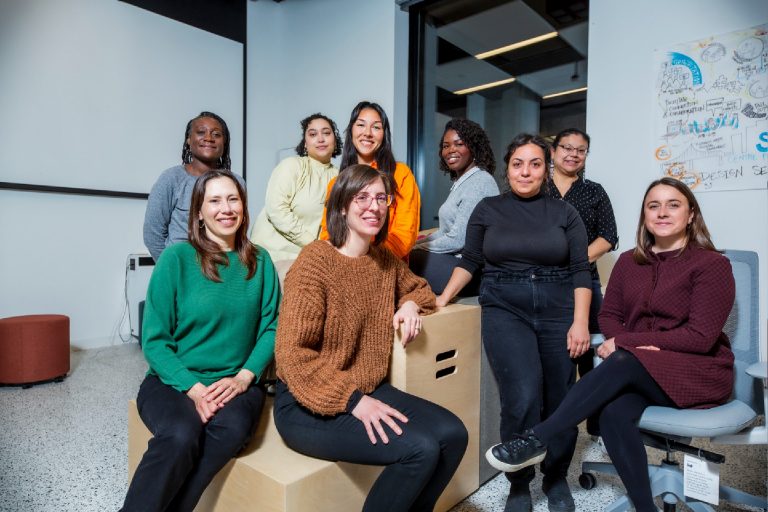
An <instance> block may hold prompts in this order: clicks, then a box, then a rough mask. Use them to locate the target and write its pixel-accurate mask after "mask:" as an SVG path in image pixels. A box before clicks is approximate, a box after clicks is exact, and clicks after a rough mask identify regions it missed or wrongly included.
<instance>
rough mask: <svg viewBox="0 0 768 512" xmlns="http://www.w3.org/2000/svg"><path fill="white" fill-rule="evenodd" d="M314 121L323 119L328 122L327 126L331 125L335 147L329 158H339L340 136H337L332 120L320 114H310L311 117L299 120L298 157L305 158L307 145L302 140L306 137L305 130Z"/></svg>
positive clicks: (337, 130) (337, 132)
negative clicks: (299, 140)
mask: <svg viewBox="0 0 768 512" xmlns="http://www.w3.org/2000/svg"><path fill="white" fill-rule="evenodd" d="M315 119H325V120H326V121H328V124H329V125H331V130H333V137H334V139H335V140H336V145H335V146H334V148H333V153H332V154H331V156H332V157H334V156H339V155H340V154H341V136H340V135H339V129H338V128H337V127H336V123H334V122H333V119H331V118H330V117H328V116H324V115H323V114H321V113H320V112H318V113H316V114H312V115H311V116H307V117H305V118H304V119H302V120H301V142H299V143H298V145H297V146H296V154H297V155H299V156H307V145H306V143H305V142H304V138H305V137H306V135H307V128H309V123H311V122H312V121H314V120H315Z"/></svg>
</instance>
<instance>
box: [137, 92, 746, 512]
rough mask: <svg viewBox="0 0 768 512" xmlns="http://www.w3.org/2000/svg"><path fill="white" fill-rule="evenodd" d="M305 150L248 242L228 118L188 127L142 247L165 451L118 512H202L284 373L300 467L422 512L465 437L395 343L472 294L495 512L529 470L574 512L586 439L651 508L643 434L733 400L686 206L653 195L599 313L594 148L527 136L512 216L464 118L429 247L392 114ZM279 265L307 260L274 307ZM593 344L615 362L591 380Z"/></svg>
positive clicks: (142, 396)
mask: <svg viewBox="0 0 768 512" xmlns="http://www.w3.org/2000/svg"><path fill="white" fill-rule="evenodd" d="M301 129H302V139H301V141H300V143H299V144H298V146H297V147H296V152H297V154H298V156H296V157H290V158H288V159H286V160H284V161H282V162H281V163H280V164H279V165H278V167H277V168H276V169H275V171H274V172H273V174H272V177H271V178H270V181H269V185H268V187H267V197H266V202H265V207H264V210H263V211H262V212H261V213H260V214H259V216H258V218H257V220H256V222H255V224H254V227H253V230H252V231H251V233H250V240H249V239H248V236H247V233H248V211H247V203H246V196H245V190H244V187H243V186H242V184H241V180H240V179H239V177H237V176H236V175H234V174H233V173H231V171H229V170H228V160H229V157H228V147H229V134H228V132H227V129H226V124H225V123H224V121H223V120H222V119H221V118H219V117H218V116H215V115H214V114H211V113H208V112H203V113H201V115H200V116H198V117H197V118H195V119H193V120H192V121H190V123H189V124H188V126H187V130H186V133H185V138H184V149H183V153H182V160H183V164H184V165H182V166H178V167H175V168H172V169H169V170H168V171H166V172H165V173H164V174H163V176H161V178H160V180H158V184H156V185H155V187H154V188H153V190H152V194H151V196H150V201H149V203H148V207H147V218H146V220H145V239H146V240H147V246H148V247H149V248H150V249H151V251H152V255H153V256H154V257H155V258H156V259H157V266H156V269H155V271H154V273H153V276H152V279H151V282H150V286H149V291H148V295H147V304H146V306H145V318H144V333H145V334H144V338H143V345H144V352H145V355H146V358H147V360H148V362H149V372H148V374H147V377H146V378H145V380H144V382H143V383H142V385H141V388H140V390H139V395H138V398H137V405H138V409H139V414H140V415H141V417H142V419H143V420H144V422H145V424H146V425H147V427H148V428H149V429H150V431H151V432H152V433H153V436H154V437H153V439H152V440H151V441H150V444H149V447H148V450H147V452H146V453H145V455H144V457H143V458H142V460H141V462H140V464H139V466H138V468H137V470H136V474H135V476H134V478H133V481H132V482H131V485H130V488H129V491H128V494H127V496H126V500H125V504H124V510H192V508H194V505H195V504H196V503H197V500H198V499H199V498H200V496H201V494H202V492H203V491H204V489H205V487H206V486H207V485H208V483H209V482H210V480H211V479H212V478H213V476H214V475H215V474H216V473H217V472H218V471H219V469H221V467H223V466H224V464H226V462H227V461H228V460H229V459H230V458H231V457H233V456H234V455H236V454H237V452H238V451H239V450H240V449H241V448H242V447H243V446H244V445H245V444H246V443H247V441H248V439H249V438H250V436H251V435H252V433H253V432H254V430H255V428H256V424H257V422H258V418H259V416H260V412H261V408H262V406H263V403H264V392H263V390H262V387H261V386H260V385H259V380H260V378H261V376H262V374H263V371H264V368H265V367H266V365H267V364H268V363H269V361H270V359H271V358H272V355H273V352H274V356H275V359H276V363H277V377H278V381H277V385H276V396H275V404H274V419H275V425H276V427H277V429H278V431H279V432H280V434H281V436H282V437H283V439H284V440H285V442H286V444H287V445H288V446H289V447H291V448H292V449H294V450H296V451H298V452H301V453H304V454H306V455H309V456H312V457H317V458H323V459H327V460H334V461H348V462H354V463H360V464H375V465H383V466H385V469H384V471H383V472H382V473H381V475H380V476H379V478H378V479H377V480H376V482H375V483H374V485H373V487H372V488H371V490H370V492H369V494H368V497H367V499H366V501H365V505H364V510H366V511H372V510H388V511H393V510H404V511H405V510H432V509H433V508H434V505H435V503H436V501H437V499H438V497H439V496H440V494H441V493H442V491H443V489H444V488H445V487H446V485H447V484H448V482H449V481H450V479H451V477H452V475H453V474H454V472H455V470H456V468H457V467H458V465H459V463H460V461H461V459H462V457H463V455H464V451H465V449H466V446H467V442H468V439H467V431H466V429H465V427H464V425H463V424H462V423H461V421H460V420H459V419H458V418H457V417H456V416H455V415H454V414H452V413H451V412H450V411H447V410H446V409H444V408H442V407H440V406H438V405H436V404H434V403H431V402H428V401H426V400H423V399H420V398H418V397H415V396H413V395H409V394H407V393H404V392H402V391H400V390H397V389H396V388H394V387H392V386H391V385H389V384H388V383H386V382H385V379H386V375H387V366H388V362H389V356H390V352H391V344H392V339H393V331H394V330H396V329H399V330H400V331H401V339H402V342H403V343H404V344H408V343H409V342H410V341H411V340H413V339H414V338H415V337H416V336H417V335H418V334H419V332H420V331H421V326H422V320H421V316H422V315H425V314H429V313H431V312H432V311H433V310H434V309H435V307H440V306H445V305H446V304H448V302H449V301H451V300H452V299H453V297H454V296H456V295H458V294H461V293H464V294H471V295H478V294H479V301H480V305H481V307H482V324H481V325H482V327H481V328H482V339H483V344H484V347H485V349H486V353H487V355H488V359H489V362H490V364H491V368H492V371H493V373H494V376H495V377H496V380H497V383H498V386H499V393H500V398H501V438H502V441H503V442H502V443H500V444H499V445H496V446H494V447H491V448H490V449H489V450H488V452H487V454H486V457H487V459H488V461H489V463H490V464H491V465H493V466H494V467H496V468H498V469H499V470H501V471H505V472H506V474H507V478H508V479H509V481H510V491H509V495H508V497H507V501H506V506H505V510H506V511H517V510H520V511H529V510H532V500H531V492H530V482H531V481H532V480H533V477H534V470H533V465H534V464H536V463H539V462H540V463H541V470H542V473H543V474H544V479H543V484H542V485H543V490H544V493H545V494H546V495H547V498H548V506H549V510H551V511H572V510H575V504H574V501H573V498H572V496H571V492H570V489H569V487H568V483H567V481H566V473H567V470H568V467H569V465H570V462H571V458H572V456H573V453H574V449H575V442H576V436H577V429H576V426H577V425H578V424H579V423H580V422H581V421H582V420H584V419H587V418H591V419H592V423H593V425H592V428H593V429H594V430H597V429H598V428H599V432H600V434H601V435H602V436H603V438H604V441H605V445H606V448H607V450H608V453H609V455H610V456H611V458H612V459H613V460H614V462H615V463H616V466H617V469H618V472H619V476H620V477H621V478H622V481H623V482H624V484H625V486H626V487H627V490H628V493H629V495H630V498H631V499H632V502H633V504H634V506H635V508H636V510H638V511H645V510H655V505H654V504H653V500H652V496H651V491H650V484H649V482H648V475H647V472H646V471H645V470H644V469H642V468H643V463H644V461H645V451H644V448H643V445H642V441H641V439H640V434H639V431H638V429H637V422H638V419H639V417H640V415H641V414H642V411H643V409H644V408H645V407H646V406H648V405H653V404H660V405H667V406H673V407H708V406H712V405H715V404H718V403H722V402H723V401H724V400H726V399H727V398H728V396H729V394H730V390H731V384H732V366H733V356H732V354H731V352H730V346H729V343H728V340H727V337H725V335H724V334H723V333H722V328H723V325H724V323H725V319H726V317H727V315H728V312H729V311H730V308H731V305H732V303H733V279H732V276H731V273H730V266H729V263H728V260H727V259H726V258H725V257H723V256H722V255H720V254H719V253H718V252H717V251H716V250H715V248H714V246H713V244H712V242H711V240H710V237H709V233H708V232H707V229H706V226H705V224H704V220H703V217H702V214H701V212H700V210H699V207H698V204H697V202H696V198H695V197H694V196H693V194H692V193H691V192H690V190H689V189H688V188H687V187H686V186H685V185H683V184H681V183H679V182H678V181H675V180H672V179H668V178H664V179H662V180H658V181H655V182H654V183H652V184H651V186H650V187H649V188H648V190H647V191H646V194H645V196H644V198H643V203H642V208H641V216H640V221H639V225H638V230H637V245H636V247H635V248H634V249H633V250H632V251H628V252H627V253H624V254H622V255H621V257H620V258H619V259H618V262H617V264H616V266H615V268H614V270H613V273H612V276H611V280H610V283H609V286H608V289H607V294H606V297H605V301H604V302H602V296H601V293H600V290H601V289H600V284H599V283H600V282H599V276H598V275H597V269H596V266H595V261H596V260H597V259H598V258H599V257H600V256H601V255H603V254H605V253H606V252H608V251H610V250H612V249H615V248H616V245H617V243H618V238H617V230H616V225H615V221H614V217H613V212H612V209H611V205H610V201H609V200H608V197H607V195H606V194H605V191H604V190H603V188H602V187H600V185H598V184H597V183H594V182H592V181H590V180H587V179H585V178H584V169H585V162H586V157H587V154H588V152H589V144H590V139H589V137H588V135H587V134H586V133H584V132H582V131H579V130H575V129H571V130H566V131H564V132H562V133H560V134H558V135H557V137H556V138H555V140H554V143H553V144H551V145H550V144H549V143H547V142H546V141H545V140H544V139H542V138H541V137H539V136H536V135H527V134H521V135H519V136H517V137H515V138H514V139H513V140H512V142H511V143H510V144H509V146H508V148H507V150H506V153H505V156H504V162H505V164H506V178H507V179H506V181H507V183H508V185H509V189H510V190H509V191H507V192H504V193H502V194H499V188H498V185H497V182H496V181H495V180H494V178H493V173H494V171H495V159H494V156H493V151H492V150H491V146H490V142H489V139H488V136H487V135H486V134H485V132H484V131H483V129H482V128H481V127H480V126H479V125H477V124H476V123H473V122H472V121H468V120H463V119H454V120H451V121H450V122H449V123H448V124H447V125H446V127H445V130H444V133H443V137H442V139H441V141H440V146H439V154H440V167H441V170H442V171H443V172H445V173H446V174H448V175H449V177H450V179H451V180H453V181H454V184H453V186H452V188H451V191H450V194H449V196H448V198H447V199H446V201H445V203H444V204H443V205H442V206H441V208H440V211H439V223H440V224H439V227H438V229H437V230H436V231H434V232H433V233H431V234H429V235H428V236H426V237H423V238H421V239H418V230H419V209H420V196H419V190H418V187H417V185H416V181H415V179H414V176H413V174H412V173H411V171H410V169H409V168H408V167H407V166H406V165H405V164H403V163H401V162H397V161H396V160H395V158H394V155H393V153H392V148H391V133H390V126H389V121H388V119H387V116H386V114H385V112H384V110H383V109H382V108H381V107H380V106H379V105H377V104H376V103H372V102H367V101H364V102H360V103H359V104H358V105H357V106H356V107H355V108H354V109H353V111H352V115H351V116H350V120H349V124H348V125H347V127H346V129H345V132H344V136H345V138H344V143H343V145H342V144H341V137H340V134H339V132H338V130H337V128H336V125H335V123H334V122H333V121H332V120H331V119H330V118H328V117H326V116H324V115H322V114H313V115H311V116H309V117H307V118H306V119H304V120H303V121H302V122H301ZM337 155H341V156H342V158H341V171H340V172H339V171H338V170H337V169H336V168H335V167H334V166H333V164H332V163H331V159H332V158H333V157H334V156H337ZM153 196H154V197H153ZM185 196H188V197H189V203H185V202H184V197H185ZM187 205H188V206H187ZM185 216H186V218H185ZM182 225H185V226H186V228H185V229H186V233H185V236H181V233H180V231H181V226H182ZM163 226H165V227H163ZM150 242H152V243H153V245H152V246H150ZM160 252H162V257H160ZM272 260H295V261H293V263H292V266H291V270H290V271H289V272H288V275H287V277H286V278H285V283H284V296H283V298H282V304H280V285H279V282H278V278H277V273H276V271H275V266H274V265H273V262H272ZM409 267H410V268H409ZM419 276H422V277H419ZM435 293H437V294H438V295H437V297H436V296H435ZM601 304H602V307H601ZM278 308H279V309H280V319H279V322H278ZM598 324H599V327H598ZM598 329H600V330H602V332H603V333H604V334H605V336H606V342H605V343H604V344H603V345H601V346H600V347H599V348H598V350H597V354H598V355H599V356H600V357H601V358H603V359H604V360H605V361H604V362H603V363H602V364H601V365H599V366H598V367H597V368H594V369H592V368H591V365H590V364H588V363H591V360H592V357H591V356H590V355H589V354H588V351H589V349H590V347H589V339H590V331H591V332H596V331H597V330H598ZM580 358H581V359H580ZM578 361H583V363H584V364H579V366H578V370H579V372H580V374H581V376H582V378H581V379H580V380H579V382H578V383H576V384H574V383H575V377H576V368H577V362H578ZM590 370H591V371H590ZM587 372H588V373H587ZM681 375H682V376H683V377H684V378H682V379H681V378H680V376H681Z"/></svg>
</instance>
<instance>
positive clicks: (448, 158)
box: [440, 129, 474, 177]
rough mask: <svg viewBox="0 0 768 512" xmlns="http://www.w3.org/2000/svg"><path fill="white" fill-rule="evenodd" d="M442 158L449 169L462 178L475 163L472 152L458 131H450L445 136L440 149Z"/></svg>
mask: <svg viewBox="0 0 768 512" xmlns="http://www.w3.org/2000/svg"><path fill="white" fill-rule="evenodd" d="M440 157H441V158H442V159H443V162H445V165H446V166H448V168H449V169H450V170H451V171H453V172H455V173H456V176H457V177H458V176H461V175H462V174H464V173H465V172H466V171H467V169H469V168H470V166H471V164H473V163H474V158H473V157H472V152H471V151H470V150H469V148H468V147H467V145H466V144H464V141H463V140H461V136H459V134H458V132H457V131H456V130H452V129H451V130H448V131H446V132H445V135H443V143H442V145H441V149H440Z"/></svg>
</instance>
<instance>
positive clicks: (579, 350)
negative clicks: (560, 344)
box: [566, 322, 589, 358]
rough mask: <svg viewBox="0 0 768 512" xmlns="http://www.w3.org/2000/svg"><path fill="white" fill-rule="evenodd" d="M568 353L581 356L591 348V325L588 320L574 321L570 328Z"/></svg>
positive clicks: (572, 355)
mask: <svg viewBox="0 0 768 512" xmlns="http://www.w3.org/2000/svg"><path fill="white" fill-rule="evenodd" d="M566 346H567V347H568V354H569V355H570V356H571V357H573V358H576V357H579V356H580V355H582V354H583V353H584V352H586V351H587V350H589V327H588V325H587V323H586V322H573V324H571V328H570V329H568V337H567V345H566Z"/></svg>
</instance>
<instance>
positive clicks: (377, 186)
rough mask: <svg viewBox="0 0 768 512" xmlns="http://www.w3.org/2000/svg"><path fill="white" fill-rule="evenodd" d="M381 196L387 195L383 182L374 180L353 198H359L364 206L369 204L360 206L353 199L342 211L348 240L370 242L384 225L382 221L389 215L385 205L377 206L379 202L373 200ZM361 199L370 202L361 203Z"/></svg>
mask: <svg viewBox="0 0 768 512" xmlns="http://www.w3.org/2000/svg"><path fill="white" fill-rule="evenodd" d="M382 195H383V196H386V195H387V189H386V188H385V187H384V182H383V181H381V178H376V179H375V180H373V181H371V182H370V183H368V185H366V186H365V187H363V188H362V189H361V190H360V191H359V192H358V193H357V194H355V198H361V201H360V202H361V204H363V205H365V203H366V202H369V203H370V204H368V205H367V206H360V205H358V201H356V200H355V199H353V200H352V201H351V202H350V203H349V204H348V205H347V207H346V208H345V209H344V216H345V217H346V219H347V228H348V229H349V238H350V239H351V238H353V237H358V238H361V239H364V240H370V239H371V238H372V237H374V236H376V234H377V233H378V232H379V231H380V230H381V228H382V226H383V225H384V219H386V216H387V215H389V209H388V207H387V205H386V203H385V204H379V203H380V202H379V201H377V200H376V199H375V198H376V197H377V196H382ZM366 196H367V198H366ZM362 199H368V200H370V201H367V200H366V201H362Z"/></svg>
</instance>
